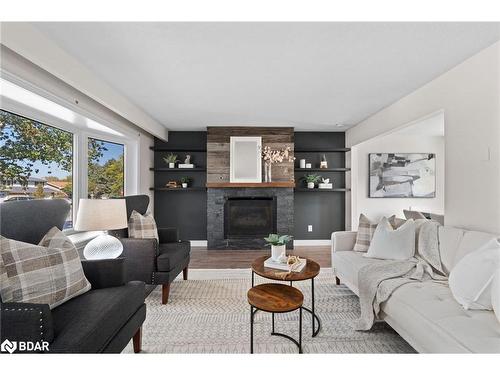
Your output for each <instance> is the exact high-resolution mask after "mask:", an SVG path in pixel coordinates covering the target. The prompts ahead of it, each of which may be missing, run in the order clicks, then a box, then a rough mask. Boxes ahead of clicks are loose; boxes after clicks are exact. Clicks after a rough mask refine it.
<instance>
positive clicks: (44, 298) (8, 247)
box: [0, 227, 90, 309]
mask: <svg viewBox="0 0 500 375" xmlns="http://www.w3.org/2000/svg"><path fill="white" fill-rule="evenodd" d="M0 263H1V265H0V273H1V274H2V275H1V276H0V280H1V281H2V284H1V285H0V294H1V296H2V301H3V302H25V303H40V304H48V305H49V307H50V308H51V309H53V308H55V307H56V306H58V305H60V304H62V303H64V302H66V301H68V300H70V299H71V298H74V297H76V296H78V295H80V294H82V293H85V292H87V291H88V290H89V289H90V283H89V282H88V281H87V279H86V278H85V275H84V273H83V269H82V264H81V262H80V258H79V256H78V251H77V249H76V247H75V245H74V244H73V243H72V242H71V241H70V240H69V239H68V238H67V237H66V236H65V235H64V234H63V233H62V232H61V231H60V230H59V229H58V228H56V227H53V228H52V229H50V230H49V232H48V233H47V234H46V235H45V236H44V237H43V239H42V240H41V241H40V244H39V245H38V246H37V245H33V244H30V243H27V242H20V241H14V240H9V239H7V238H5V237H2V236H0Z"/></svg>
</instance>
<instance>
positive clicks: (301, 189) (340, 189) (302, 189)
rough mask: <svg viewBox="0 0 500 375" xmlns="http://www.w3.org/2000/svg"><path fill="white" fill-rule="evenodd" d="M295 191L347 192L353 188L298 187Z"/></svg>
mask: <svg viewBox="0 0 500 375" xmlns="http://www.w3.org/2000/svg"><path fill="white" fill-rule="evenodd" d="M294 191H296V192H299V193H345V192H347V191H351V189H346V188H338V189H319V188H314V189H308V188H296V189H294Z"/></svg>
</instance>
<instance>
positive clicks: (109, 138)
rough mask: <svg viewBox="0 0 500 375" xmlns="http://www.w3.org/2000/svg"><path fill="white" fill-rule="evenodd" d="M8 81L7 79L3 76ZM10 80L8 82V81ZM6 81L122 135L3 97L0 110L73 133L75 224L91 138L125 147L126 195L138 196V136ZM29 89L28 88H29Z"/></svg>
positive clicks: (84, 195) (69, 231)
mask: <svg viewBox="0 0 500 375" xmlns="http://www.w3.org/2000/svg"><path fill="white" fill-rule="evenodd" d="M2 78H3V79H6V77H2ZM6 80H7V79H6ZM7 81H9V82H11V83H13V84H15V85H17V86H19V87H21V88H23V89H26V90H28V91H31V92H33V93H34V94H36V95H39V96H41V97H43V98H45V99H47V100H50V101H52V102H54V103H56V104H59V105H61V106H63V107H65V108H67V109H69V110H71V111H73V112H75V113H76V114H78V115H80V116H84V117H87V118H89V119H91V120H94V121H96V122H98V123H100V124H102V125H104V126H106V127H109V128H110V129H113V130H114V129H117V130H118V131H119V132H121V133H122V134H123V136H119V135H113V134H109V133H107V132H104V131H98V130H94V129H88V128H82V127H81V126H78V125H76V124H73V123H71V122H68V121H65V120H63V119H60V118H57V117H55V116H53V115H50V114H48V113H45V112H43V111H41V110H39V109H36V108H33V107H30V106H28V105H25V104H23V103H20V102H17V101H14V100H12V99H10V98H7V97H4V96H0V109H2V110H4V111H7V112H10V113H13V114H15V115H18V116H22V117H26V118H28V119H31V120H34V121H37V122H40V123H41V124H44V125H47V126H52V127H54V128H57V129H60V130H64V131H67V132H70V133H72V134H73V166H72V173H73V223H75V221H76V215H77V212H78V205H79V200H80V199H82V198H83V199H86V198H87V195H88V187H87V186H88V178H87V176H88V157H87V152H88V139H89V138H97V139H99V140H103V141H106V142H113V143H118V144H121V145H123V146H124V164H125V165H124V195H132V194H136V193H137V191H138V189H139V181H138V178H137V176H138V167H139V161H138V157H137V156H138V149H139V135H138V134H137V133H134V132H131V131H129V130H128V129H126V130H124V129H123V128H122V127H120V126H117V125H116V124H111V123H110V122H109V121H107V120H105V119H102V118H100V117H99V116H96V115H94V114H89V113H88V112H87V111H85V110H80V108H78V109H79V110H78V111H77V110H75V105H69V104H68V103H67V102H65V101H64V100H62V99H57V98H56V97H55V96H53V95H51V94H48V93H47V92H45V91H43V90H41V89H36V88H35V87H34V86H33V85H30V84H29V85H28V84H20V82H19V80H11V79H8V80H7ZM26 86H29V87H26ZM64 232H65V233H66V234H68V235H69V234H73V233H76V232H77V231H75V230H74V229H73V228H68V229H65V230H64Z"/></svg>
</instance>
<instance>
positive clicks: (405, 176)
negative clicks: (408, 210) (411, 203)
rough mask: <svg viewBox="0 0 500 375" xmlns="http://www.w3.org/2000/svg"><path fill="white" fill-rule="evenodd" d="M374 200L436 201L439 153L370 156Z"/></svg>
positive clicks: (370, 179) (371, 193) (372, 196)
mask: <svg viewBox="0 0 500 375" xmlns="http://www.w3.org/2000/svg"><path fill="white" fill-rule="evenodd" d="M369 162H370V170H369V173H370V176H369V181H370V183H369V184H370V186H369V197H370V198H434V197H435V196H436V155H435V154H424V153H414V154H396V153H394V154H390V153H380V154H370V155H369Z"/></svg>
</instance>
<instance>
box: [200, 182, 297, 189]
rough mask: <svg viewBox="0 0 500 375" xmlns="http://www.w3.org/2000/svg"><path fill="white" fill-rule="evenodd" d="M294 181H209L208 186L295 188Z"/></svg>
mask: <svg viewBox="0 0 500 375" xmlns="http://www.w3.org/2000/svg"><path fill="white" fill-rule="evenodd" d="M294 187H295V182H293V181H276V182H236V183H231V182H207V188H216V189H217V188H294Z"/></svg>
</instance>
